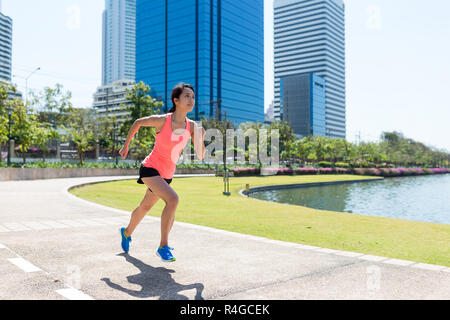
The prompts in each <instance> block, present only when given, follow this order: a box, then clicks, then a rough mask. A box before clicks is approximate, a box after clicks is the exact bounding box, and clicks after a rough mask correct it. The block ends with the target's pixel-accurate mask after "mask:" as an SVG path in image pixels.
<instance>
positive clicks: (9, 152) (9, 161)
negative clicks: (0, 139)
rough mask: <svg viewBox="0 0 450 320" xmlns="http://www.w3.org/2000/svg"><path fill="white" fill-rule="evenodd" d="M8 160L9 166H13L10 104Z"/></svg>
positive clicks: (9, 109) (9, 110) (9, 108)
mask: <svg viewBox="0 0 450 320" xmlns="http://www.w3.org/2000/svg"><path fill="white" fill-rule="evenodd" d="M8 127H9V128H8V160H7V166H8V167H11V106H8Z"/></svg>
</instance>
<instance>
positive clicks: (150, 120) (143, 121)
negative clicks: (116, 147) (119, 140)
mask: <svg viewBox="0 0 450 320" xmlns="http://www.w3.org/2000/svg"><path fill="white" fill-rule="evenodd" d="M158 120H159V118H158V117H155V116H148V117H144V118H140V119H137V120H135V121H134V123H133V125H132V126H131V127H130V130H129V131H128V136H127V139H126V140H125V144H124V146H123V148H122V149H120V151H119V154H120V155H122V157H123V158H126V156H127V153H128V146H129V144H130V142H131V139H133V137H134V135H135V134H136V132H138V131H139V128H140V127H156V125H157V122H158Z"/></svg>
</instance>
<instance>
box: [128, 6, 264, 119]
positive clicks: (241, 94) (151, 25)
mask: <svg viewBox="0 0 450 320" xmlns="http://www.w3.org/2000/svg"><path fill="white" fill-rule="evenodd" d="M263 19H264V3H263V0H252V1H231V0H186V1H183V2H179V1H175V0H161V1H151V0H137V16H136V24H137V28H136V82H139V81H144V82H145V83H146V84H148V85H149V86H150V88H151V95H152V96H153V97H155V98H157V99H159V100H161V101H163V102H164V107H163V109H162V111H165V112H167V111H168V110H169V109H170V108H171V107H172V102H171V98H170V95H171V91H172V88H173V87H174V86H175V85H176V84H177V83H179V82H186V83H190V84H192V85H193V86H194V88H195V92H196V104H195V107H194V109H193V111H192V112H191V113H189V114H188V116H189V117H190V118H191V119H195V120H199V119H200V118H202V117H204V118H209V117H217V118H219V119H222V120H224V119H225V115H226V119H227V120H231V121H232V122H233V123H235V124H239V123H241V122H245V121H255V122H256V121H260V122H264V32H263V31H264V26H263Z"/></svg>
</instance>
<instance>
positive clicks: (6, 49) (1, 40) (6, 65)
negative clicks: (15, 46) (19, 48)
mask: <svg viewBox="0 0 450 320" xmlns="http://www.w3.org/2000/svg"><path fill="white" fill-rule="evenodd" d="M0 10H1V3H0ZM11 60H12V19H11V18H10V17H8V16H5V15H4V14H3V13H1V12H0V80H5V81H11Z"/></svg>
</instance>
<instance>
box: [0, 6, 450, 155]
mask: <svg viewBox="0 0 450 320" xmlns="http://www.w3.org/2000/svg"><path fill="white" fill-rule="evenodd" d="M264 3H265V60H266V62H265V108H267V106H268V105H269V103H270V102H271V101H272V99H273V54H272V50H273V43H272V42H273V38H272V32H273V26H272V23H273V14H272V7H273V0H264ZM345 3H346V72H347V73H346V81H347V140H349V141H355V140H356V135H357V134H358V133H360V137H361V140H363V141H376V140H377V139H378V138H379V136H380V134H381V132H382V131H393V130H397V131H400V132H402V133H403V134H404V135H405V136H407V137H410V138H413V139H415V140H417V141H421V142H423V143H425V144H427V145H432V146H435V147H438V148H442V149H447V150H448V151H450V139H449V137H450V129H449V128H450V126H449V122H450V100H449V96H448V92H449V91H450V90H449V89H450V76H449V75H450V60H449V58H448V57H450V1H448V0H433V1H432V2H431V3H430V2H426V1H419V0H395V1H392V0H347V1H345ZM431 4H432V5H431ZM103 8H104V1H103V0H39V1H32V0H3V1H2V12H3V13H4V14H6V15H8V16H10V17H11V18H12V19H13V23H14V25H13V33H14V34H13V75H15V77H14V78H13V82H15V83H16V84H17V85H18V86H19V89H20V90H22V91H25V79H24V78H25V77H26V76H27V75H28V74H29V73H30V72H31V71H33V70H34V69H35V68H36V67H41V71H39V72H38V73H36V74H34V75H32V76H31V77H30V78H29V80H28V87H29V88H30V89H41V88H42V87H44V86H54V85H55V84H56V83H61V84H63V85H64V87H65V88H66V89H69V90H70V91H72V94H73V99H72V101H73V103H74V104H75V105H76V106H79V107H87V106H90V105H91V103H92V95H93V93H94V92H95V90H96V88H97V86H98V85H99V84H100V82H101V13H102V11H103Z"/></svg>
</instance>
